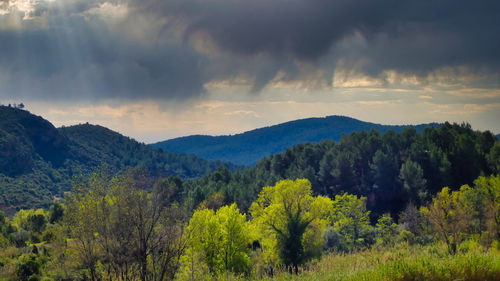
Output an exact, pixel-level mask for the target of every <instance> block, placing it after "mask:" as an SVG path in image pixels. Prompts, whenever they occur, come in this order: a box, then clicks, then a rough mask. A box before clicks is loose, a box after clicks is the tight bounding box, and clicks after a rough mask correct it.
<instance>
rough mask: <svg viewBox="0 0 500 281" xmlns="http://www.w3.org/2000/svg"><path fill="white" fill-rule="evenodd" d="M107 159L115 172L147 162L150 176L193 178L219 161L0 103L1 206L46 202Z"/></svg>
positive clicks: (37, 205) (19, 206)
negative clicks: (59, 121) (58, 123)
mask: <svg viewBox="0 0 500 281" xmlns="http://www.w3.org/2000/svg"><path fill="white" fill-rule="evenodd" d="M103 164H106V165H107V166H108V167H109V168H110V169H111V170H113V171H118V170H120V169H122V168H127V167H137V166H138V167H145V168H148V170H149V171H151V173H152V174H153V175H157V176H169V175H176V176H179V177H181V178H184V179H186V178H192V177H199V176H202V175H204V174H205V173H207V172H210V171H213V170H214V169H215V168H216V167H217V166H219V165H226V167H228V168H229V169H230V170H234V169H235V168H236V166H235V165H232V164H229V163H223V162H220V161H219V162H211V161H207V160H204V159H200V158H197V157H196V156H194V155H181V154H177V153H172V152H165V151H163V150H161V149H155V148H152V147H151V146H149V145H145V144H142V143H139V142H137V141H135V140H133V139H130V138H128V137H125V136H122V135H120V134H118V133H116V132H113V131H111V130H109V129H107V128H104V127H101V126H95V125H89V124H84V125H76V126H71V127H63V128H59V129H57V128H55V127H54V126H53V125H52V124H51V123H50V122H49V121H47V120H45V119H43V118H42V117H40V116H35V115H33V114H31V113H29V112H28V111H25V110H21V109H17V108H11V107H6V106H0V210H4V211H7V212H8V213H11V212H12V211H13V210H15V209H18V208H34V207H43V206H48V204H49V203H51V202H52V201H53V198H54V196H59V197H61V196H62V195H63V193H64V192H65V191H68V190H70V188H71V185H72V177H73V176H74V175H80V174H87V173H89V172H91V171H92V170H94V169H95V168H96V167H99V166H101V165H103Z"/></svg>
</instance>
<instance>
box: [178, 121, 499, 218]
mask: <svg viewBox="0 0 500 281" xmlns="http://www.w3.org/2000/svg"><path fill="white" fill-rule="evenodd" d="M499 173H500V142H499V140H498V139H497V138H496V136H495V135H493V134H492V133H490V132H489V131H486V132H479V131H474V130H472V128H471V127H470V126H469V125H467V124H462V125H459V124H449V123H445V124H443V125H442V126H440V127H439V128H434V127H427V128H425V129H424V130H423V131H422V132H420V133H418V132H417V131H416V129H415V128H406V129H404V130H403V132H401V133H395V132H394V131H388V132H386V133H384V134H380V133H379V132H378V131H376V130H370V131H368V132H367V131H361V132H355V133H352V134H350V135H344V136H343V137H341V139H340V141H338V142H334V141H332V140H326V141H322V142H319V143H303V144H298V145H296V146H293V147H290V148H288V149H286V151H284V152H282V153H277V154H274V155H272V156H270V157H265V158H263V159H261V160H260V161H258V162H257V164H255V165H254V166H252V167H250V168H247V169H244V170H242V171H236V172H234V173H231V172H230V171H228V170H225V169H217V170H216V171H215V172H214V173H211V174H208V175H206V176H204V177H202V178H200V179H194V180H190V181H187V182H185V184H184V185H183V189H184V194H187V196H188V202H192V205H193V207H196V206H197V204H199V203H201V202H202V201H204V202H205V205H209V206H210V205H214V204H215V205H216V204H217V203H218V202H225V203H228V202H236V203H237V204H238V206H239V207H240V208H241V209H243V210H247V209H248V208H249V207H250V204H251V203H252V202H253V201H254V200H256V198H257V194H259V192H260V191H261V190H262V187H264V186H273V185H275V184H276V182H278V181H280V180H282V179H299V178H307V179H308V180H309V181H310V182H311V183H312V189H313V192H314V193H315V194H319V195H326V196H329V197H330V198H333V197H334V196H335V195H338V194H342V193H343V192H347V193H350V194H356V195H361V196H365V197H367V205H368V208H369V209H370V210H371V211H372V215H373V217H377V216H380V215H381V214H383V213H384V212H391V213H392V214H393V215H395V216H396V215H397V214H399V212H401V211H402V210H403V208H404V207H405V206H406V205H407V204H408V203H409V202H413V204H415V205H421V204H424V203H428V201H429V200H430V198H431V197H432V196H434V195H435V194H436V193H437V192H438V191H439V190H441V189H442V188H443V187H445V186H448V187H450V188H452V189H458V188H460V187H461V186H462V185H464V184H472V182H473V180H474V179H476V178H477V177H478V176H480V175H491V174H499Z"/></svg>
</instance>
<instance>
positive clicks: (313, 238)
mask: <svg viewBox="0 0 500 281" xmlns="http://www.w3.org/2000/svg"><path fill="white" fill-rule="evenodd" d="M330 211H331V200H330V199H328V198H326V197H322V196H318V197H313V196H312V191H311V183H310V182H309V181H308V180H307V179H297V180H295V181H292V180H283V181H280V182H278V183H277V184H276V185H275V186H268V187H264V188H263V189H262V191H261V193H260V194H259V197H258V199H257V200H256V201H255V202H254V203H253V204H252V206H251V207H250V212H251V214H252V218H253V221H252V223H253V224H254V225H255V228H256V229H257V230H258V234H259V236H258V238H259V241H260V244H261V246H262V248H263V253H264V259H265V261H266V262H267V263H269V264H275V263H282V264H284V265H285V266H287V267H288V269H289V270H290V271H292V270H293V271H294V272H295V273H297V271H298V266H299V265H300V264H302V263H303V262H304V261H306V260H307V259H308V258H311V257H312V256H311V255H314V254H315V253H318V252H320V249H321V246H322V236H323V231H324V229H325V225H326V222H327V218H328V217H329V213H330ZM318 249H319V250H318Z"/></svg>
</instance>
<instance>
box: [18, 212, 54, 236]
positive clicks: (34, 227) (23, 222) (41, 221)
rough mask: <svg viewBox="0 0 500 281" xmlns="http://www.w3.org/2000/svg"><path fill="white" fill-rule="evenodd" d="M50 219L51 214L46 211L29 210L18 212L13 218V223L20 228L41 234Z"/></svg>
mask: <svg viewBox="0 0 500 281" xmlns="http://www.w3.org/2000/svg"><path fill="white" fill-rule="evenodd" d="M48 218H49V212H48V211H46V210H44V209H37V210H34V209H29V210H20V211H19V212H17V213H16V214H15V215H14V217H13V218H12V221H13V222H14V224H15V225H16V226H17V227H18V228H22V229H24V230H28V231H36V232H41V231H43V230H44V228H45V226H46V225H47V222H48Z"/></svg>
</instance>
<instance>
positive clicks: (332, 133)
mask: <svg viewBox="0 0 500 281" xmlns="http://www.w3.org/2000/svg"><path fill="white" fill-rule="evenodd" d="M429 126H432V127H438V126H439V125H438V124H435V123H433V124H422V125H417V126H415V129H416V130H417V131H421V130H422V129H423V128H424V127H429ZM407 127H409V126H390V125H380V124H374V123H369V122H363V121H359V120H356V119H353V118H349V117H345V116H328V117H324V118H308V119H301V120H295V121H291V122H287V123H283V124H279V125H275V126H270V127H265V128H260V129H256V130H252V131H248V132H245V133H242V134H236V135H230V136H217V137H212V136H202V135H194V136H188V137H181V138H175V139H171V140H166V141H162V142H158V143H154V144H152V145H153V146H154V147H157V148H162V149H164V150H167V151H172V152H177V153H193V154H195V155H196V156H198V157H201V158H203V159H208V160H222V161H229V162H232V163H236V164H239V165H247V166H250V165H254V164H255V163H256V162H257V161H259V160H260V159H262V158H263V157H267V156H270V155H272V154H275V153H280V152H283V151H285V150H286V149H287V148H289V147H291V146H294V145H298V144H300V143H305V142H320V141H323V140H335V141H338V140H339V139H340V137H341V136H342V135H344V134H346V135H348V134H351V133H353V132H360V131H363V130H365V131H369V130H371V129H375V130H377V131H379V132H380V133H381V134H382V133H384V132H387V131H389V130H392V131H395V132H401V131H403V129H405V128H407Z"/></svg>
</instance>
